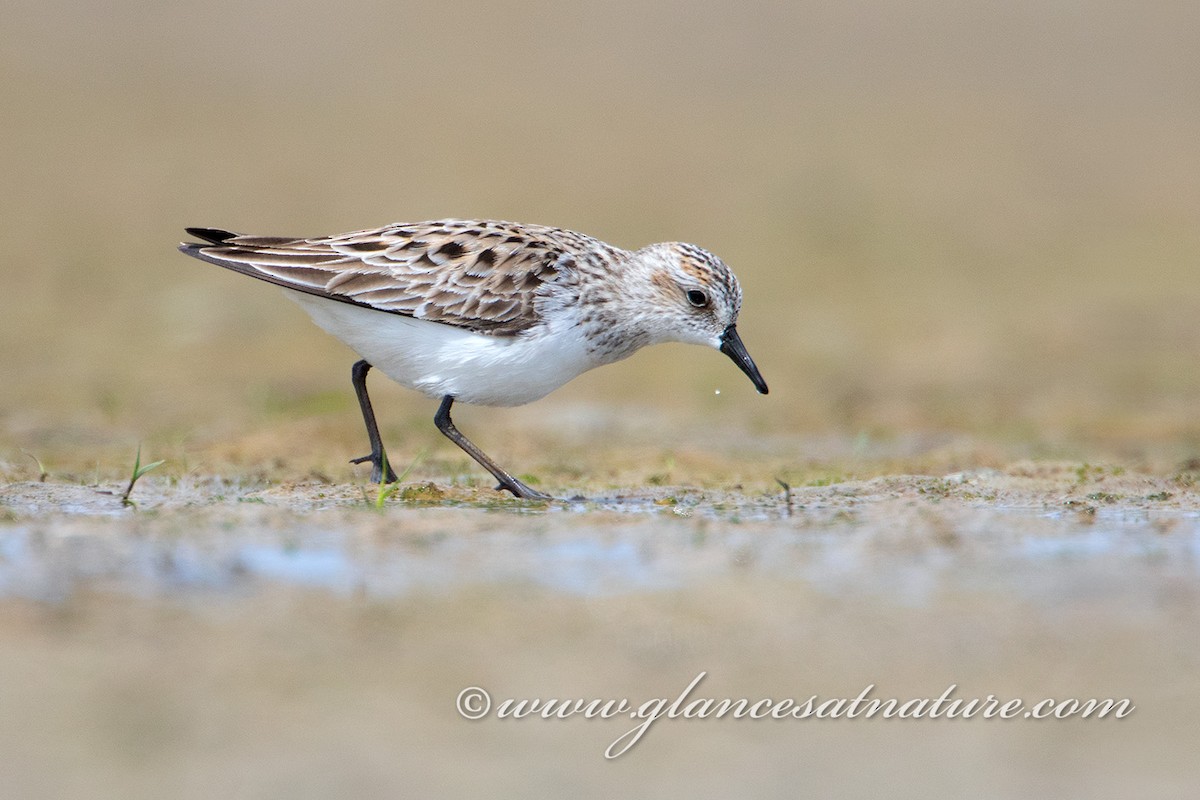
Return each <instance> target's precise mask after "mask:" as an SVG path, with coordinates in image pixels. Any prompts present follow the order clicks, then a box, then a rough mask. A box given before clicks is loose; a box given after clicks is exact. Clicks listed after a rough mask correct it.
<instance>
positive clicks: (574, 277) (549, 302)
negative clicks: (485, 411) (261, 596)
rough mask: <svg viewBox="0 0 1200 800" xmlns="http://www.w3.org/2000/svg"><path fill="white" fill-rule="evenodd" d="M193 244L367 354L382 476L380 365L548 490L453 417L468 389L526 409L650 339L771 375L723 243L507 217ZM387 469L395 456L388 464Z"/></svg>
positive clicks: (372, 430) (442, 426)
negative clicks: (710, 351)
mask: <svg viewBox="0 0 1200 800" xmlns="http://www.w3.org/2000/svg"><path fill="white" fill-rule="evenodd" d="M187 232H188V233H189V234H191V235H192V236H195V237H196V238H197V239H201V240H203V244H200V243H184V244H181V245H180V246H179V249H180V250H181V251H183V252H184V253H187V254H188V255H190V256H194V257H196V258H199V259H202V260H204V261H209V262H211V263H213V264H217V265H219V266H222V267H225V268H227V269H231V270H234V271H235V272H241V273H243V274H245V275H249V276H251V277H253V278H258V279H259V280H264V281H268V282H270V283H274V284H278V285H279V286H282V287H283V288H284V290H285V293H286V294H287V295H288V296H289V297H291V298H292V299H293V300H295V301H296V302H297V303H299V304H300V305H301V306H302V307H303V308H304V310H305V311H307V312H308V314H309V316H311V317H312V319H313V321H314V322H316V324H317V325H319V326H320V327H322V328H324V329H325V330H326V331H328V332H329V333H331V334H333V335H334V336H336V337H337V338H338V339H341V340H342V341H343V342H344V343H345V344H347V345H348V346H349V347H350V348H351V349H352V350H354V351H355V352H356V353H357V354H358V355H359V356H360V357H361V359H362V360H360V361H358V362H356V363H355V364H354V367H353V369H352V371H351V376H352V380H353V385H354V391H355V393H356V394H357V396H358V403H359V406H360V408H361V409H362V415H363V421H364V422H365V424H366V428H367V436H368V438H369V439H370V444H371V452H370V453H369V454H368V455H365V456H363V457H362V458H356V459H354V460H353V461H352V463H356V464H357V463H362V462H364V461H368V462H370V464H371V480H372V481H375V482H382V481H387V482H392V481H394V480H396V476H395V473H394V472H393V471H392V469H391V468H390V466H387V462H386V459H385V456H384V448H383V441H382V440H381V438H380V436H379V427H378V425H377V424H376V422H375V413H374V411H373V410H372V408H371V400H370V397H368V395H367V384H366V378H367V373H368V372H369V371H370V369H371V367H372V366H374V367H377V368H378V369H380V370H382V371H383V373H384V374H385V375H387V376H388V377H389V378H391V379H392V380H394V381H395V382H397V383H399V384H401V385H403V386H407V387H409V388H411V389H416V390H417V391H419V392H423V393H424V394H426V395H428V396H429V397H432V398H435V399H440V400H441V406H440V407H439V408H438V411H437V414H436V415H435V416H434V423H435V424H436V425H437V428H438V430H440V431H441V432H442V433H443V434H445V435H446V436H447V437H448V438H449V439H451V440H452V441H453V442H454V443H455V444H457V445H458V446H459V447H461V448H462V449H463V450H464V451H465V452H466V453H467V454H468V455H469V456H471V458H473V459H475V461H477V462H478V463H479V464H480V465H481V466H482V467H484V468H485V469H487V470H488V471H489V472H490V473H492V475H494V476H495V477H496V480H498V481H499V482H500V485H499V486H498V487H497V489H506V490H508V491H510V492H512V493H513V494H514V495H516V496H517V497H523V498H529V499H548V496H547V495H545V494H543V493H541V492H538V491H536V490H534V489H531V488H530V487H528V486H526V485H525V484H524V483H522V482H521V481H519V480H517V479H516V478H515V477H513V476H512V475H510V474H509V473H508V472H506V471H505V470H503V469H501V468H500V467H499V466H497V465H496V464H495V462H493V461H492V460H491V459H490V458H488V457H487V455H485V454H484V452H483V451H482V450H480V449H479V448H478V447H476V446H475V445H474V444H473V443H472V442H471V441H470V440H469V439H467V438H466V437H465V436H463V435H462V434H461V433H460V432H459V431H458V429H457V428H456V427H455V426H454V422H453V421H452V420H451V419H450V407H451V406H452V405H453V404H454V401H456V400H461V401H462V402H464V403H475V404H479V405H492V406H517V405H523V404H524V403H528V402H531V401H533V400H537V399H538V398H540V397H544V396H545V395H546V394H548V393H549V392H551V391H553V390H554V389H557V388H558V387H559V386H562V385H563V384H564V383H566V382H567V381H569V380H571V379H572V378H574V377H575V376H577V375H579V374H581V373H583V372H586V371H587V370H589V369H592V368H593V367H599V366H601V365H603V364H611V363H612V362H614V361H618V360H620V359H622V358H626V357H628V356H630V355H632V354H633V353H634V352H636V351H637V350H639V349H640V348H642V347H645V346H646V345H651V344H658V343H661V342H689V343H693V344H703V345H708V346H710V347H714V348H716V349H718V350H720V351H721V352H722V353H724V354H726V355H727V356H729V358H731V359H732V360H733V362H734V363H735V364H737V365H738V367H739V368H740V369H741V370H742V371H743V372H745V373H746V375H747V376H749V378H750V380H751V381H753V383H754V386H755V388H756V389H758V391H759V392H760V393H762V394H766V393H767V384H766V382H765V381H764V380H763V378H762V375H761V374H760V373H759V371H758V367H757V366H755V364H754V360H753V359H751V358H750V354H749V353H747V352H746V348H745V346H744V345H743V344H742V340H741V338H740V337H739V336H738V332H737V317H738V311H739V310H740V309H741V305H742V289H741V286H739V284H738V281H737V278H736V277H735V276H734V274H733V272H732V271H731V270H730V269H729V267H728V266H726V265H725V263H724V262H723V261H721V260H720V259H719V258H717V257H716V256H714V255H713V254H712V253H710V252H708V251H707V250H704V249H702V248H700V247H697V246H695V245H692V244H684V243H681V242H664V243H660V244H652V245H649V246H648V247H643V248H642V249H640V250H635V251H629V250H622V249H620V248H617V247H613V246H612V245H608V244H605V243H604V242H602V241H600V240H598V239H594V238H592V237H591V236H586V235H584V234H582V233H576V232H574V231H569V230H564V229H561V228H552V227H546V226H542V225H522V224H519V223H514V222H499V221H493V220H457V219H444V220H435V221H432V222H413V223H407V222H397V223H394V224H392V225H385V226H384V227H382V228H374V229H371V230H362V231H354V232H352V233H343V234H337V235H334V236H320V237H315V238H311V239H296V238H288V237H277V236H246V235H242V234H238V233H231V232H230V231H225V230H218V229H214V228H187ZM385 467H386V469H385Z"/></svg>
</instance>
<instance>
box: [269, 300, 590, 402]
mask: <svg viewBox="0 0 1200 800" xmlns="http://www.w3.org/2000/svg"><path fill="white" fill-rule="evenodd" d="M283 291H284V294H286V295H287V296H288V297H290V298H291V299H292V300H294V301H296V302H297V303H299V304H300V306H301V307H302V308H303V309H304V310H305V311H307V312H308V315H309V316H310V317H312V319H313V322H315V323H317V325H319V326H320V327H322V328H324V329H325V330H326V331H328V332H329V333H331V334H333V335H334V336H336V337H337V338H338V339H340V340H342V341H343V342H345V343H346V344H347V345H348V346H349V347H350V348H351V349H352V350H354V352H356V353H358V354H359V355H360V356H362V357H363V358H365V359H366V360H367V361H368V362H369V363H370V364H371V366H373V367H375V368H376V369H379V370H381V371H382V372H383V373H384V374H385V375H387V376H388V377H389V378H391V379H392V380H394V381H395V382H396V383H399V384H400V385H402V386H407V387H409V388H411V389H416V390H417V391H419V392H423V393H425V394H427V395H429V396H430V397H435V398H440V397H444V396H445V395H453V396H454V397H455V398H456V399H458V400H460V401H462V402H464V403H474V404H478V405H488V406H519V405H522V404H524V403H529V402H531V401H533V400H537V399H538V398H540V397H545V396H546V395H547V394H549V393H550V392H552V391H554V390H555V389H557V388H558V387H559V386H562V385H563V384H564V383H566V382H567V381H569V380H571V379H572V378H574V377H575V376H577V375H579V374H581V373H583V372H586V371H587V370H589V369H591V368H592V367H594V366H597V364H596V363H595V362H594V361H593V360H592V359H591V358H589V357H588V354H587V347H586V346H585V345H586V343H585V342H584V339H583V337H582V335H580V334H579V329H578V328H576V327H575V326H573V325H572V326H564V330H557V331H556V330H552V329H548V328H544V327H539V328H538V329H537V330H538V333H535V334H534V335H529V334H522V335H519V336H488V335H485V334H482V333H473V332H471V331H467V330H463V329H462V328H455V327H453V326H451V325H443V324H441V323H437V322H429V321H428V320H421V319H414V318H412V317H406V316H403V315H401V314H388V313H386V312H383V311H374V310H372V309H369V308H363V307H362V306H355V305H351V304H349V303H340V302H338V301H336V300H329V299H327V298H324V297H317V296H316V295H311V294H305V293H303V292H297V291H294V290H292V289H284V290H283Z"/></svg>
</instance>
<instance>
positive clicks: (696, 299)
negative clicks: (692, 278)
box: [687, 289, 708, 308]
mask: <svg viewBox="0 0 1200 800" xmlns="http://www.w3.org/2000/svg"><path fill="white" fill-rule="evenodd" d="M687 299H688V302H689V303H691V304H692V305H694V306H695V307H696V308H704V307H705V306H706V305H708V295H707V294H705V293H704V292H702V291H700V290H699V289H689V290H688V293H687Z"/></svg>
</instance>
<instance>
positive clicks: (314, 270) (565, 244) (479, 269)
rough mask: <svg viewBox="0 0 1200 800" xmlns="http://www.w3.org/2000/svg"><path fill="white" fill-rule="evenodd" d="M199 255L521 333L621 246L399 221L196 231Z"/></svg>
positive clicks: (505, 225) (454, 321)
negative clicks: (292, 233) (583, 265)
mask: <svg viewBox="0 0 1200 800" xmlns="http://www.w3.org/2000/svg"><path fill="white" fill-rule="evenodd" d="M188 233H190V234H192V235H193V236H196V237H197V238H200V239H204V240H205V241H206V242H207V244H183V245H180V250H182V251H183V252H185V253H187V254H188V255H190V256H195V257H196V258H199V259H203V260H204V261H209V262H212V263H214V264H218V265H220V266H222V267H226V268H228V269H232V270H235V271H237V272H242V273H244V274H246V275H250V276H252V277H255V278H259V279H260V280H265V281H269V282H271V283H276V284H279V285H280V286H286V287H287V288H289V289H296V290H297V291H301V292H308V293H309V294H315V295H320V296H322V297H328V298H330V299H333V300H340V301H342V302H347V303H353V304H355V305H361V306H367V307H370V308H374V309H377V310H379V311H386V312H389V313H393V314H405V315H407V316H411V317H416V318H419V319H427V320H432V321H434V322H442V323H445V324H448V325H457V326H459V327H462V328H467V329H470V330H474V331H479V332H482V333H492V334H498V335H513V334H516V333H520V332H521V331H523V330H526V329H527V328H530V327H532V326H534V325H536V324H537V322H538V312H537V308H536V306H535V303H534V299H535V297H536V296H537V294H538V290H539V289H540V288H541V286H542V284H544V283H546V282H548V281H551V280H553V279H554V278H555V276H556V275H557V274H558V273H559V272H560V271H563V270H567V269H570V267H571V265H572V264H573V262H574V261H575V260H576V259H577V258H578V257H579V256H581V255H584V254H587V253H589V252H596V251H598V250H599V251H605V252H608V253H611V252H617V251H616V250H615V248H612V247H609V246H608V245H606V244H604V243H603V242H600V241H598V240H596V239H593V238H592V237H590V236H585V235H583V234H580V233H575V232H574V231H567V230H562V229H559V228H549V227H543V226H537V225H520V224H517V223H512V222H495V221H481V220H470V221H468V220H438V221H435V222H417V223H396V224H393V225H387V226H385V227H383V228H376V229H374V230H366V231H355V232H353V233H344V234H339V235H336V236H326V237H320V238H314V239H286V238H278V237H267V236H243V235H240V234H235V233H229V232H228V231H219V230H212V229H207V228H188Z"/></svg>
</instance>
